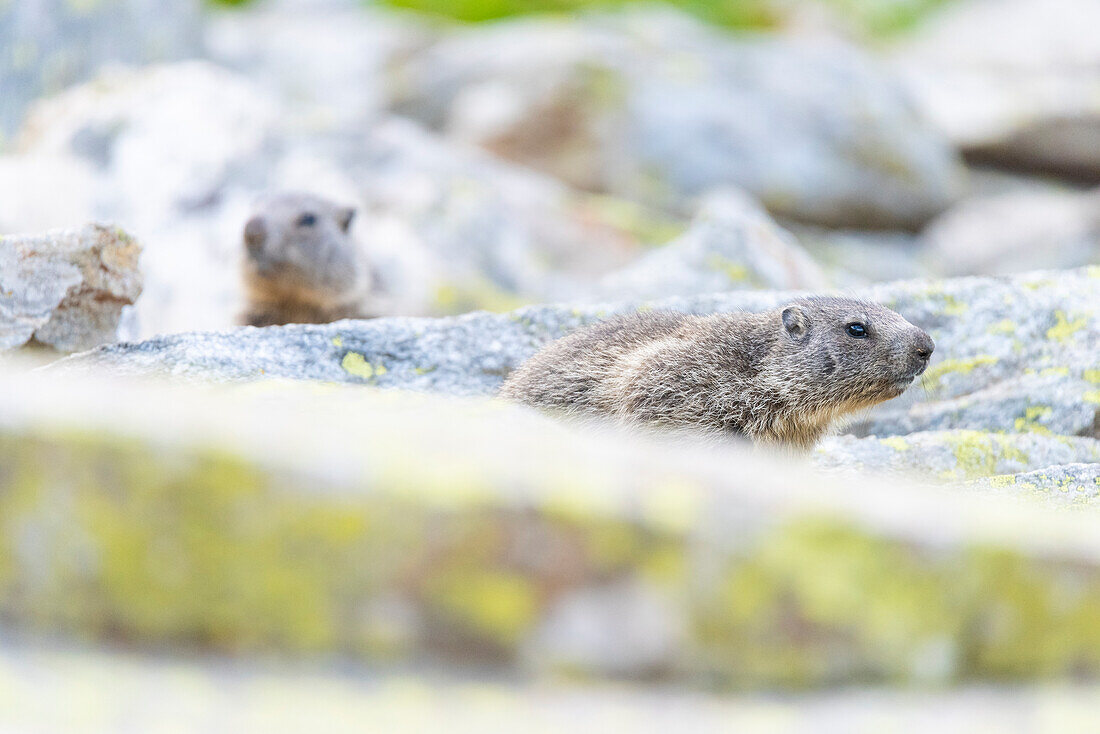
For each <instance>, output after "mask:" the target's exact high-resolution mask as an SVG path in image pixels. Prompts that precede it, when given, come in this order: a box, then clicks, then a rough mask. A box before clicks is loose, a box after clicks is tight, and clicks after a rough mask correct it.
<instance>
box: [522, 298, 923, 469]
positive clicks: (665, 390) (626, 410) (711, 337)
mask: <svg viewBox="0 0 1100 734" xmlns="http://www.w3.org/2000/svg"><path fill="white" fill-rule="evenodd" d="M934 346H935V345H934V344H933V342H932V339H931V337H929V336H928V334H926V333H925V332H924V331H922V330H921V329H919V328H917V327H916V326H913V325H912V324H911V323H909V322H908V321H906V320H905V319H904V318H902V317H901V316H900V315H898V314H897V313H895V312H893V311H891V310H890V309H888V308H885V307H883V306H879V305H877V304H874V303H868V302H865V301H858V300H853V299H847V298H830V297H816V298H808V299H804V300H799V301H795V302H793V303H790V304H788V305H787V306H785V307H783V308H779V309H775V310H773V311H767V312H765V313H758V314H754V313H728V314H716V315H711V316H689V315H686V314H682V313H672V312H650V313H635V314H630V315H626V316H619V317H616V318H613V319H610V320H608V321H605V322H602V323H599V324H595V325H593V326H590V327H587V328H584V329H581V330H579V331H576V332H574V333H572V334H570V335H568V336H566V337H564V338H562V339H559V340H557V341H555V342H552V343H551V344H549V345H547V346H546V347H544V348H543V349H542V350H541V351H540V352H538V353H537V354H535V356H533V357H532V358H531V359H530V360H528V361H527V362H526V363H525V364H523V365H522V366H521V367H520V368H519V369H517V370H516V371H515V372H514V373H512V375H511V376H509V378H508V379H507V380H506V381H505V383H504V386H503V387H502V388H501V396H502V397H505V398H508V399H511V400H515V401H518V402H521V403H526V404H528V405H532V406H535V407H537V408H542V409H550V410H557V411H562V412H565V413H567V414H572V415H602V416H610V417H614V418H618V419H620V420H624V421H629V422H638V423H643V424H651V425H658V426H666V427H674V428H689V429H704V430H706V431H709V432H711V433H720V434H725V435H743V436H747V437H748V438H751V439H752V440H753V441H755V442H757V443H763V444H782V445H787V446H793V447H796V448H801V449H808V448H810V447H812V446H813V445H814V443H816V442H817V440H818V439H819V438H821V436H822V435H823V434H824V433H825V432H826V431H827V430H828V428H829V427H830V425H831V424H832V423H833V422H834V421H835V420H836V419H837V418H838V417H840V416H841V415H843V414H845V413H850V412H852V411H856V410H860V409H861V408H867V407H870V406H872V405H874V404H876V403H879V402H882V401H884V400H889V399H890V398H894V397H897V396H898V395H900V394H901V393H902V392H904V391H905V389H906V388H907V387H908V386H909V384H910V383H911V382H912V381H913V380H914V379H915V378H916V377H917V375H920V374H921V373H922V372H924V369H925V368H926V367H927V366H928V360H929V357H931V355H932V350H933V348H934Z"/></svg>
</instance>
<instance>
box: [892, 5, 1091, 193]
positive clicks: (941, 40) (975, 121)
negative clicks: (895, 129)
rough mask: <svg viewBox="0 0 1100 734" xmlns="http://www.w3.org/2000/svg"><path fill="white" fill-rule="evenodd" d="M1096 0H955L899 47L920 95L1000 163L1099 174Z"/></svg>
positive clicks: (969, 146)
mask: <svg viewBox="0 0 1100 734" xmlns="http://www.w3.org/2000/svg"><path fill="white" fill-rule="evenodd" d="M1097 23H1100V8H1098V6H1097V5H1096V3H1094V2H1091V1H1090V0H965V1H964V2H959V3H951V4H948V5H946V6H945V9H944V10H943V11H942V12H941V13H939V14H938V15H937V16H934V17H933V18H932V19H931V20H929V21H928V22H927V23H926V24H925V25H924V26H923V27H922V28H921V29H920V30H919V31H918V32H917V33H916V35H915V37H913V38H910V39H908V40H906V41H905V42H904V44H903V45H902V46H901V47H900V48H899V49H898V50H897V64H898V69H899V71H900V73H901V75H902V77H903V78H904V79H905V81H906V84H907V86H908V87H909V88H910V89H911V90H912V92H913V95H914V98H915V99H916V101H917V103H918V105H919V106H920V108H921V109H922V111H923V112H924V114H926V115H927V116H928V117H929V119H930V120H931V121H933V122H934V123H935V124H936V125H937V126H938V127H939V128H940V129H941V130H943V131H944V132H945V133H946V134H947V135H948V136H949V137H950V138H951V139H952V140H953V141H954V142H955V143H956V144H957V145H959V146H960V147H961V148H963V149H965V150H967V151H969V152H970V153H971V154H972V155H976V156H980V157H982V158H984V159H987V160H990V161H992V162H995V163H997V164H1001V165H1009V166H1014V167H1022V168H1026V169H1038V170H1043V171H1048V172H1053V173H1068V174H1071V175H1075V176H1086V177H1089V178H1095V177H1096V176H1097V175H1100V146H1098V145H1097V143H1098V141H1100V41H1098V39H1097V38H1096V34H1094V33H1092V30H1091V29H1092V28H1095V27H1096V24H1097Z"/></svg>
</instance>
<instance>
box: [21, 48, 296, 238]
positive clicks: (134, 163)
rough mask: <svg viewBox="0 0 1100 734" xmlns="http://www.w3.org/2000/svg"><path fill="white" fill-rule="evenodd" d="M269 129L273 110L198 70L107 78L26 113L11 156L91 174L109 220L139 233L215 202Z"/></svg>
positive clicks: (242, 86) (211, 72) (116, 72)
mask: <svg viewBox="0 0 1100 734" xmlns="http://www.w3.org/2000/svg"><path fill="white" fill-rule="evenodd" d="M276 120H277V117H276V107H275V104H274V102H273V101H272V100H270V99H268V98H266V97H265V96H264V95H263V94H262V93H261V92H259V91H258V90H256V89H255V88H253V87H252V86H251V85H250V84H249V83H248V82H247V81H246V80H245V79H243V78H241V77H238V76H236V75H234V74H231V73H230V72H227V71H225V70H223V69H220V68H218V67H216V66H214V65H212V64H209V63H206V62H202V61H188V62H182V63H178V64H166V65H160V66H152V67H148V68H141V69H137V68H135V69H127V68H115V69H113V70H109V71H105V72H103V73H101V74H100V75H98V76H97V77H96V79H95V80H94V81H93V82H90V83H88V84H84V85H81V86H78V87H74V88H71V89H68V90H66V91H65V92H63V93H61V94H58V95H56V96H54V97H51V98H48V99H44V100H41V101H39V102H37V103H35V105H34V106H33V107H32V108H31V109H30V111H29V112H28V114H27V119H26V121H25V123H24V125H23V127H22V128H21V130H20V132H19V136H18V138H17V139H16V141H15V147H16V151H17V152H19V153H22V154H25V155H33V156H42V155H46V156H75V157H76V158H78V159H80V160H82V161H84V162H85V163H87V164H89V165H91V166H92V167H93V168H94V169H95V171H96V175H97V178H98V180H99V185H100V186H102V187H103V188H105V189H107V190H108V191H110V193H111V196H112V197H113V198H114V199H115V200H114V201H110V202H108V203H107V205H108V206H110V207H112V211H111V212H110V213H111V214H116V215H125V219H124V221H126V222H127V226H130V227H133V228H134V229H135V230H136V231H138V232H143V231H144V230H148V229H152V228H153V227H155V226H156V225H157V224H159V223H161V222H163V221H164V220H165V219H167V218H169V217H170V216H172V215H176V216H178V213H179V212H181V211H189V210H190V211H194V210H197V209H198V210H201V209H202V208H203V206H207V205H209V204H210V202H212V201H215V200H216V199H217V197H218V196H219V194H220V192H221V189H222V187H223V185H224V182H225V180H226V178H227V177H228V176H229V175H230V174H231V172H232V171H233V169H234V167H235V166H239V165H241V164H242V162H243V161H245V160H247V159H248V158H249V156H252V155H255V154H256V153H258V152H260V151H261V150H263V146H264V144H265V141H266V140H267V138H268V136H269V132H270V131H271V129H272V128H273V127H274V125H275V123H276Z"/></svg>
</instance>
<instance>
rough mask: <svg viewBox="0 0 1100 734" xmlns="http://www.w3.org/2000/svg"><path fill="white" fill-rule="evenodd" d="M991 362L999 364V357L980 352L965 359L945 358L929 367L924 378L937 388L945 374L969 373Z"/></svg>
mask: <svg viewBox="0 0 1100 734" xmlns="http://www.w3.org/2000/svg"><path fill="white" fill-rule="evenodd" d="M991 364H997V358H996V357H994V356H993V355H990V354H979V355H978V356H976V357H968V358H965V359H945V360H944V361H942V362H940V363H939V364H937V365H933V366H931V367H929V368H928V370H927V371H926V372H925V373H924V376H925V377H924V379H925V382H926V383H927V384H928V386H929V388H935V387H937V386H939V384H940V380H941V379H942V378H943V376H944V375H947V374H952V373H957V374H962V375H968V374H970V373H971V372H973V371H974V370H975V369H977V368H978V367H981V366H984V365H991Z"/></svg>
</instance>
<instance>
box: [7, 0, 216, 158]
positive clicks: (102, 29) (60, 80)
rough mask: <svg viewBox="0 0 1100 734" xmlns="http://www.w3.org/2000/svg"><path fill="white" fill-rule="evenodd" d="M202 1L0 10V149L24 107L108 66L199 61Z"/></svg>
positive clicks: (52, 0) (136, 0) (37, 2)
mask: <svg viewBox="0 0 1100 734" xmlns="http://www.w3.org/2000/svg"><path fill="white" fill-rule="evenodd" d="M201 4H202V3H201V2H200V0H171V2H165V1H164V0H93V1H92V2H71V0H14V1H13V2H3V3H0V49H3V53H0V141H2V140H3V138H5V137H6V136H7V135H9V134H11V133H12V132H14V131H15V129H16V128H17V127H18V125H19V122H20V120H21V119H22V117H23V113H24V111H25V109H26V106H27V105H28V104H29V103H30V102H31V101H32V100H34V99H37V98H38V97H40V96H42V95H43V94H54V93H56V92H58V91H60V90H61V89H63V88H64V87H67V86H69V85H70V84H75V83H77V82H82V81H84V80H85V79H87V78H88V77H90V76H92V75H93V74H94V73H95V72H96V71H98V69H99V67H100V66H101V65H102V64H104V63H106V62H122V63H130V64H144V63H150V62H154V61H164V60H168V59H178V58H184V57H188V56H193V55H195V54H197V53H198V52H199V51H200V49H201V46H202V39H201V33H200V22H199V9H200V7H201Z"/></svg>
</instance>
